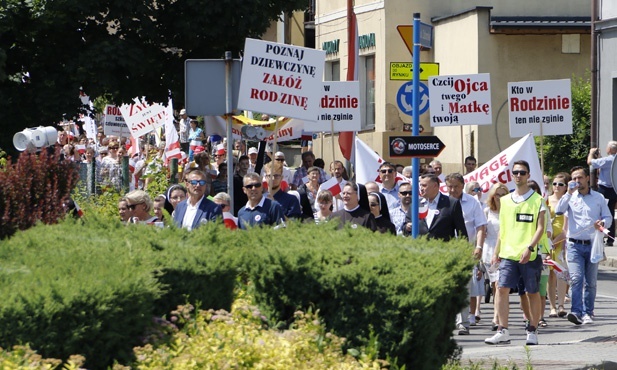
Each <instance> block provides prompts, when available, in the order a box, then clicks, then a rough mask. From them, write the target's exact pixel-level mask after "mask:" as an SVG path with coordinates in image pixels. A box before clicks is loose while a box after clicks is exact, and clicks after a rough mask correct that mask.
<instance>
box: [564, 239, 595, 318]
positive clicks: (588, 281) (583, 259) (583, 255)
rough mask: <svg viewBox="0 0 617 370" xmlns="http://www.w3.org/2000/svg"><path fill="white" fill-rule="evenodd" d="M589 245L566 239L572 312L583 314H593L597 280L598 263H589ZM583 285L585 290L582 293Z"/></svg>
mask: <svg viewBox="0 0 617 370" xmlns="http://www.w3.org/2000/svg"><path fill="white" fill-rule="evenodd" d="M590 255H591V245H583V244H577V243H572V242H570V241H568V246H567V259H568V270H570V277H571V278H572V282H571V284H570V287H571V289H572V292H571V295H570V297H571V299H572V312H573V313H575V314H577V315H579V316H583V315H585V314H589V315H590V316H593V309H594V303H595V300H596V289H597V282H598V264H597V263H591V261H590V260H589V257H590ZM583 285H584V287H585V292H584V293H583Z"/></svg>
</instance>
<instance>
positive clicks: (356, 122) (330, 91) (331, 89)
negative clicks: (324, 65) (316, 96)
mask: <svg viewBox="0 0 617 370" xmlns="http://www.w3.org/2000/svg"><path fill="white" fill-rule="evenodd" d="M319 108H320V109H319V114H318V117H317V122H308V123H307V127H306V129H307V130H310V131H313V132H316V131H328V132H330V131H331V130H332V125H331V122H332V123H334V132H340V131H360V130H361V129H362V120H361V116H360V81H347V82H332V81H324V82H323V87H322V92H321V99H320V101H319Z"/></svg>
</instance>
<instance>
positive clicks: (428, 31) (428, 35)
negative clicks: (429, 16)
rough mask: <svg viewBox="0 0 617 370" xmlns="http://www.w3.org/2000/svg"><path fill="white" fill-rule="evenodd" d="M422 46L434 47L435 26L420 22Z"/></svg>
mask: <svg viewBox="0 0 617 370" xmlns="http://www.w3.org/2000/svg"><path fill="white" fill-rule="evenodd" d="M420 46H422V47H425V48H428V49H430V48H432V47H433V26H431V25H430V24H426V23H422V22H420Z"/></svg>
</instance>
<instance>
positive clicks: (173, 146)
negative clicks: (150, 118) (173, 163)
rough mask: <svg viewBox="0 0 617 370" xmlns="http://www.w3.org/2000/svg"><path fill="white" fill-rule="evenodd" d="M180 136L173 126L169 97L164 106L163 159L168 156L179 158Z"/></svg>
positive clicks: (172, 109) (180, 155)
mask: <svg viewBox="0 0 617 370" xmlns="http://www.w3.org/2000/svg"><path fill="white" fill-rule="evenodd" d="M181 157H182V153H181V152H180V138H179V137H178V132H177V131H176V127H175V126H174V103H173V101H172V100H171V99H169V102H168V103H167V107H166V108H165V161H168V160H169V159H170V158H178V160H180V158H181Z"/></svg>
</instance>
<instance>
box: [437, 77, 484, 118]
mask: <svg viewBox="0 0 617 370" xmlns="http://www.w3.org/2000/svg"><path fill="white" fill-rule="evenodd" d="M428 86H429V95H430V96H431V127H436V126H460V125H490V124H491V123H492V122H493V115H492V113H491V89H490V86H491V79H490V74H488V73H481V74H477V75H459V76H433V77H431V78H429V83H428Z"/></svg>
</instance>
